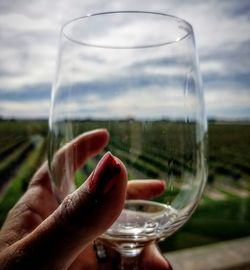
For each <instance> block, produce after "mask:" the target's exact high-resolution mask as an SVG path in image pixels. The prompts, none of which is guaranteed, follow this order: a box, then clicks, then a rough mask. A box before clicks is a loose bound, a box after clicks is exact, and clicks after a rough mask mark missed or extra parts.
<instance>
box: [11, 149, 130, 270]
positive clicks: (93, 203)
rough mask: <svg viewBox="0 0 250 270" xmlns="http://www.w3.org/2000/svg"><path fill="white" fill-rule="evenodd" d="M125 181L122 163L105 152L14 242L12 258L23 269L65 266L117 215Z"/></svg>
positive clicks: (122, 197) (109, 224)
mask: <svg viewBox="0 0 250 270" xmlns="http://www.w3.org/2000/svg"><path fill="white" fill-rule="evenodd" d="M126 184H127V173H126V169H125V167H124V165H122V163H121V161H119V160H118V159H117V158H115V157H114V156H113V155H112V154H111V153H109V152H108V153H106V155H104V157H103V158H102V159H101V161H100V162H99V163H98V165H97V167H96V169H95V171H94V172H93V173H92V174H91V175H90V177H89V178H88V180H87V181H86V182H85V184H83V185H82V186H81V187H80V188H79V189H78V190H76V191H75V192H73V193H72V194H70V195H68V196H67V197H66V198H65V199H64V201H63V202H62V204H61V205H60V206H59V207H58V208H57V209H56V210H55V212H54V213H53V214H52V215H50V216H49V217H48V218H47V219H46V220H45V221H44V222H42V223H41V224H40V225H39V226H38V227H37V228H36V229H35V230H34V231H33V232H32V233H31V234H30V235H28V236H27V237H25V238H24V239H23V240H21V241H19V242H17V243H16V244H15V246H16V247H15V248H16V250H18V254H22V255H21V256H20V258H18V260H16V261H19V263H22V267H24V268H25V269H67V268H68V267H69V266H70V265H71V264H72V262H73V261H74V259H75V258H76V257H77V255H78V254H79V253H80V252H81V251H82V250H83V249H84V248H86V246H87V245H88V244H89V243H90V242H91V241H93V240H94V239H95V238H96V237H98V236H99V235H100V234H102V233H103V232H104V231H105V230H107V229H108V227H110V226H111V225H112V223H113V222H114V221H115V219H116V218H117V217H118V216H119V214H120V212H121V210H122V208H123V204H124V200H125V196H126ZM12 254H13V251H12ZM14 254H16V252H14ZM12 261H13V260H12ZM14 261H15V260H14ZM38 261H39V263H38ZM8 266H11V265H8ZM12 267H13V266H12ZM7 269H12V268H11V267H9V268H8V267H7ZM22 269H23V268H22Z"/></svg>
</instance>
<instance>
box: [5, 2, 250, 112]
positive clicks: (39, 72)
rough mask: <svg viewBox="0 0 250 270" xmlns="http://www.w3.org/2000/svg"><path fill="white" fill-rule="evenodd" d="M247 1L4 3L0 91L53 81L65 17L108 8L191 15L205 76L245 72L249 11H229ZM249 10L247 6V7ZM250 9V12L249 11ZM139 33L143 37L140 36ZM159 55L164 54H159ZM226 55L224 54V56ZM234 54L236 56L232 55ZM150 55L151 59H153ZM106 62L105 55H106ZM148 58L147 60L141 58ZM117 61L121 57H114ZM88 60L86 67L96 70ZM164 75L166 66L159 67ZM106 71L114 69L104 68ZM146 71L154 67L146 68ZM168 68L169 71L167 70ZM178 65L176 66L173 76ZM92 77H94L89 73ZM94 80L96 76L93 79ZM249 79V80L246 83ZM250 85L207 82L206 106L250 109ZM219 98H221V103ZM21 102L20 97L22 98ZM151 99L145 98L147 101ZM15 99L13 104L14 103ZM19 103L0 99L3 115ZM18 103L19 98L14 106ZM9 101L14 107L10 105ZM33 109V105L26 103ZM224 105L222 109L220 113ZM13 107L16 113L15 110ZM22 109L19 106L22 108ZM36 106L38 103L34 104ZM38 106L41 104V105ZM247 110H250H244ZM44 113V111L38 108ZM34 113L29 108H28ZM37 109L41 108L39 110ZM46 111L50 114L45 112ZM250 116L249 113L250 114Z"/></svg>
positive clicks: (249, 67)
mask: <svg viewBox="0 0 250 270" xmlns="http://www.w3.org/2000/svg"><path fill="white" fill-rule="evenodd" d="M241 4H242V5H243V2H237V3H236V2H235V3H234V2H233V1H223V0H222V1H216V0H211V1H207V2H206V1H195V0H190V1H188V2H184V1H176V0H169V1H167V2H166V1H165V0H159V1H157V4H156V2H155V1H153V0H152V1H150V0H148V1H144V0H138V1H134V0H127V1H109V2H105V3H104V2H103V1H101V0H92V1H82V0H66V1H50V0H34V1H26V0H23V1H22V3H21V2H20V1H18V0H14V1H7V2H6V1H5V2H4V3H1V4H0V12H1V13H2V14H1V16H0V49H1V54H0V91H1V89H3V90H8V91H18V89H22V88H25V87H26V86H32V85H39V84H45V83H47V84H50V83H51V82H52V78H53V76H54V72H55V71H54V68H55V58H56V50H57V41H58V34H59V29H60V27H61V25H62V23H63V22H65V21H67V20H68V19H70V18H72V17H78V16H81V15H83V14H86V13H95V12H102V11H108V10H124V9H130V10H133V9H138V10H151V11H152V10H153V11H158V12H165V13H170V14H174V15H177V16H180V17H183V18H184V19H186V20H188V21H189V22H190V23H191V24H192V25H193V26H194V30H195V33H196V40H197V44H198V48H199V52H200V56H201V69H202V73H203V74H204V75H205V76H206V75H207V74H212V75H214V76H216V78H219V77H220V76H223V77H226V76H227V77H228V78H231V77H232V76H233V75H237V74H242V73H246V72H247V71H249V70H250V60H249V59H250V58H249V56H248V57H247V52H245V53H243V52H242V51H239V50H240V48H241V46H242V44H245V46H246V47H247V45H246V44H247V43H248V44H249V42H250V37H249V35H248V32H249V27H250V20H249V17H247V16H244V14H238V15H237V16H236V15H235V16H233V15H232V14H229V13H228V10H229V9H232V10H233V9H234V8H235V7H236V5H237V6H239V5H241ZM242 12H243V13H244V10H243V11H242ZM246 12H247V11H246ZM140 30H142V31H143V30H146V31H148V32H149V33H150V35H151V34H153V35H155V34H156V35H158V34H159V33H161V34H164V33H167V29H159V32H157V33H156V32H155V33H154V32H153V31H152V30H150V29H143V28H142V27H140ZM139 38H140V37H138V39H139ZM159 56H160V55H159ZM222 56H223V57H222ZM231 56H232V57H231ZM150 57H151V56H150V55H148V59H149V60H150ZM101 60H102V61H105V55H104V56H102V58H101ZM141 60H142V61H143V60H146V59H143V58H142V59H141ZM112 61H116V59H115V57H113V59H112ZM89 64H90V62H88V61H87V60H86V61H85V69H84V70H83V71H84V72H86V73H87V72H88V71H89V70H91V68H92V69H94V68H95V67H94V65H93V62H92V66H90V65H89ZM80 66H81V59H79V62H78V63H76V65H75V72H76V76H79V80H81V81H82V80H83V76H82V72H78V74H77V70H80V69H79V68H80ZM158 71H159V72H161V73H162V75H164V73H165V72H166V70H165V69H161V70H160V68H159V69H158ZM100 72H102V74H103V75H105V74H109V72H110V71H108V70H107V71H106V73H105V71H100ZM146 72H149V73H150V72H151V70H147V71H146ZM168 72H169V71H168ZM175 72H178V70H174V69H172V74H173V75H174V74H175ZM90 79H91V78H90ZM92 79H93V78H92ZM246 84H247V82H245V85H246ZM248 86H249V87H241V88H240V87H239V88H235V89H228V83H227V81H226V80H225V83H224V85H223V84H222V83H221V82H220V85H218V87H217V89H219V90H215V88H216V81H214V83H213V86H212V87H215V88H210V87H211V86H210V85H209V84H208V88H207V87H205V90H206V100H207V108H208V110H209V115H211V116H212V115H213V114H214V116H216V114H217V115H219V114H220V116H221V114H223V108H224V112H225V115H226V116H227V115H228V111H230V110H229V108H232V111H233V110H234V108H240V104H244V106H245V107H246V108H247V105H248V102H249V95H248V92H249V91H250V82H249V85H248ZM218 100H220V101H222V100H223V102H222V105H221V104H220V102H217V101H218ZM20 102H21V101H20ZM146 103H147V101H146V100H145V104H146ZM11 104H12V105H11ZM22 104H24V106H23V109H21V107H22V105H20V107H18V108H19V109H17V107H16V109H15V108H14V105H13V103H12V102H11V101H9V103H8V102H7V101H5V103H4V104H3V103H2V102H1V103H0V114H2V112H5V115H6V113H7V112H8V114H12V115H14V114H15V113H17V115H18V112H21V111H22V114H23V115H25V104H26V103H25V102H23V101H22ZM17 105H18V104H17V103H16V104H15V106H17ZM8 106H9V109H8ZM27 108H28V107H27ZM219 109H220V112H219ZM11 110H12V112H11ZM19 110H20V111H19ZM34 110H35V108H34ZM37 111H38V108H37ZM245 111H246V113H247V112H248V111H249V110H247V109H246V110H245ZM39 113H42V111H39ZM26 114H27V116H29V109H27V112H26ZM37 114H38V113H37ZM42 115H45V114H44V113H42ZM249 115H250V114H249Z"/></svg>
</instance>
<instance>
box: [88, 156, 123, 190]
mask: <svg viewBox="0 0 250 270" xmlns="http://www.w3.org/2000/svg"><path fill="white" fill-rule="evenodd" d="M120 172H121V165H120V163H119V162H118V161H117V160H116V159H115V158H114V156H113V155H112V154H111V153H110V152H107V153H106V154H105V155H104V156H103V157H102V159H101V160H100V161H99V163H98V164H97V166H96V168H95V170H94V172H93V173H92V176H91V178H90V180H89V183H88V189H89V191H90V192H91V193H94V194H103V195H104V194H106V193H107V192H108V191H109V190H110V189H111V188H112V186H113V185H114V183H115V176H117V175H118V174H119V173H120Z"/></svg>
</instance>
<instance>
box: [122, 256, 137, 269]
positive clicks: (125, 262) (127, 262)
mask: <svg viewBox="0 0 250 270" xmlns="http://www.w3.org/2000/svg"><path fill="white" fill-rule="evenodd" d="M139 255H140V254H138V255H136V256H126V255H124V254H121V262H120V270H139Z"/></svg>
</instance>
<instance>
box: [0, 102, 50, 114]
mask: <svg viewBox="0 0 250 270" xmlns="http://www.w3.org/2000/svg"><path fill="white" fill-rule="evenodd" d="M49 105H50V103H49V101H45V100H43V101H40V100H36V101H33V100H32V101H22V102H19V101H0V114H1V116H3V117H5V118H12V117H17V118H29V119H35V118H48V116H49Z"/></svg>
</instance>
